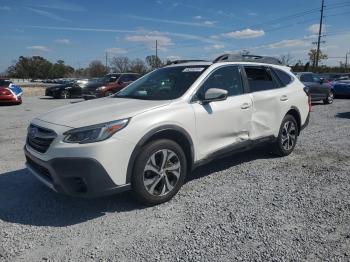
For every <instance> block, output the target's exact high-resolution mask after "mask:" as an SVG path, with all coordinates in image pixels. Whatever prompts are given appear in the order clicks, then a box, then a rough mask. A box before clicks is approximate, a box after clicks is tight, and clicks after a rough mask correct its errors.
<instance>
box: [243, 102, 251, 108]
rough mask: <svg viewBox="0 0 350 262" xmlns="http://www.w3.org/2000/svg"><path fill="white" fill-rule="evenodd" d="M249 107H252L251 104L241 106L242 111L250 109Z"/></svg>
mask: <svg viewBox="0 0 350 262" xmlns="http://www.w3.org/2000/svg"><path fill="white" fill-rule="evenodd" d="M249 107H250V104H249V103H244V104H242V105H241V108H242V109H248V108H249Z"/></svg>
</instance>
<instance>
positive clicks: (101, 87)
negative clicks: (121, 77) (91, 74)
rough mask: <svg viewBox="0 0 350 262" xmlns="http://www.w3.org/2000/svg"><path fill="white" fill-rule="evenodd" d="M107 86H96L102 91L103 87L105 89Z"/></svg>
mask: <svg viewBox="0 0 350 262" xmlns="http://www.w3.org/2000/svg"><path fill="white" fill-rule="evenodd" d="M105 88H106V87H105V86H100V87H98V88H96V90H97V91H102V90H103V89H105Z"/></svg>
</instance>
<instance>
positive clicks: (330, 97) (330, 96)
mask: <svg viewBox="0 0 350 262" xmlns="http://www.w3.org/2000/svg"><path fill="white" fill-rule="evenodd" d="M333 101H334V93H333V91H329V93H328V96H327V98H326V99H324V100H323V103H325V104H326V105H329V104H332V103H333Z"/></svg>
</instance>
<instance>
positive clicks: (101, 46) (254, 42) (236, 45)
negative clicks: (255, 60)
mask: <svg viewBox="0 0 350 262" xmlns="http://www.w3.org/2000/svg"><path fill="white" fill-rule="evenodd" d="M320 6H321V0H293V1H289V0H283V1H281V0H265V1H262V0H216V1H213V0H174V1H171V0H144V1H141V0H127V1H117V0H111V1H105V0H100V1H84V0H69V1H68V0H62V1H61V0H11V1H10V0H0V24H1V34H0V47H1V48H0V58H1V59H0V72H4V71H5V70H6V69H7V67H8V66H9V65H11V64H13V61H15V60H16V59H18V57H19V56H32V55H40V56H43V57H45V58H47V59H49V60H50V61H51V62H55V61H57V60H59V59H62V60H64V61H65V62H66V64H69V65H71V66H73V67H75V68H77V67H85V66H87V65H88V64H89V63H90V62H91V61H92V60H101V61H102V62H103V63H104V62H105V57H106V54H107V57H108V59H109V58H111V57H113V56H128V57H130V58H132V59H134V58H141V59H144V58H145V57H146V56H148V55H152V54H155V42H156V40H157V42H158V55H159V57H160V58H161V59H164V60H165V59H170V60H175V59H206V60H212V59H214V58H215V57H217V56H219V55H221V54H224V53H235V52H239V51H242V50H248V51H249V52H251V53H253V54H257V55H273V56H280V55H286V54H290V55H291V57H292V58H293V60H295V61H296V60H299V59H300V60H301V61H303V62H306V61H307V53H308V50H310V49H311V48H312V47H315V44H313V42H315V41H316V40H317V33H318V29H319V25H318V23H319V18H320V11H319V9H320ZM325 6H326V7H325V13H324V27H323V31H322V33H323V38H322V40H324V41H325V42H324V43H322V45H321V48H322V51H324V52H325V53H326V54H328V56H329V57H330V58H329V59H328V60H326V61H324V62H323V63H324V64H327V65H338V64H339V61H343V62H344V61H345V54H346V53H347V52H350V18H349V16H350V0H325ZM349 60H350V54H349Z"/></svg>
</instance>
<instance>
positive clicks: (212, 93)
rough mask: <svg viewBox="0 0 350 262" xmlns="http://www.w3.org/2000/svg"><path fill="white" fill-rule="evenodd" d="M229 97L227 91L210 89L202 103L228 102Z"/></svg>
mask: <svg viewBox="0 0 350 262" xmlns="http://www.w3.org/2000/svg"><path fill="white" fill-rule="evenodd" d="M227 95H228V92H227V90H224V89H220V88H209V89H208V90H207V91H206V92H205V94H204V98H203V99H201V102H202V103H203V104H207V103H210V102H214V101H222V100H226V98H227Z"/></svg>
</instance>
